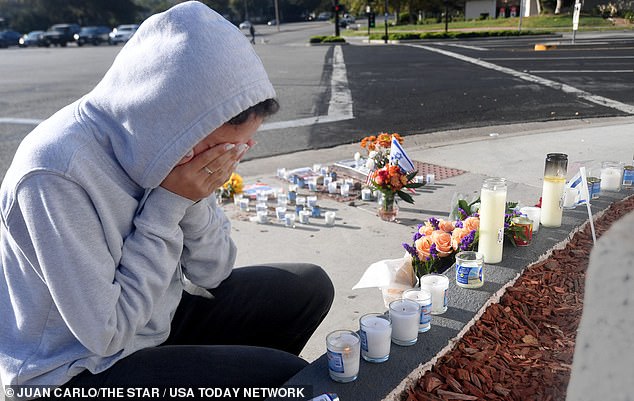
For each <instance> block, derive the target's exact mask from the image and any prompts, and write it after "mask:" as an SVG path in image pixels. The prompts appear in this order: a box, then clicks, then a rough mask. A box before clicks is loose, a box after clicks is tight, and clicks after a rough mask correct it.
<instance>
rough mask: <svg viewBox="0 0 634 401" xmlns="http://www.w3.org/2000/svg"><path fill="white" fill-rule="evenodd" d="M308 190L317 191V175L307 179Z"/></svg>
mask: <svg viewBox="0 0 634 401" xmlns="http://www.w3.org/2000/svg"><path fill="white" fill-rule="evenodd" d="M308 190H309V191H311V192H317V177H311V178H309V179H308Z"/></svg>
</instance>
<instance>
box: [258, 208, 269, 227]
mask: <svg viewBox="0 0 634 401" xmlns="http://www.w3.org/2000/svg"><path fill="white" fill-rule="evenodd" d="M256 213H257V220H258V223H260V224H266V223H268V222H269V216H268V215H267V213H266V210H264V211H262V210H258V211H257V212H256Z"/></svg>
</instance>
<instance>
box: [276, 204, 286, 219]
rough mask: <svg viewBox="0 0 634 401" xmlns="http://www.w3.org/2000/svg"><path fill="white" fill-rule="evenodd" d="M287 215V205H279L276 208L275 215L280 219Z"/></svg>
mask: <svg viewBox="0 0 634 401" xmlns="http://www.w3.org/2000/svg"><path fill="white" fill-rule="evenodd" d="M285 215H286V206H278V207H276V208H275V216H276V217H277V219H278V220H280V221H284V216H285Z"/></svg>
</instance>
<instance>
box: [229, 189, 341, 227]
mask: <svg viewBox="0 0 634 401" xmlns="http://www.w3.org/2000/svg"><path fill="white" fill-rule="evenodd" d="M276 199H277V203H276V206H275V217H276V218H277V220H278V221H279V222H281V223H284V224H285V225H286V226H288V227H294V226H295V222H296V221H298V220H299V222H300V223H302V224H310V218H311V217H321V215H322V213H321V208H320V207H319V206H318V205H317V196H297V192H296V189H293V188H291V190H289V192H288V193H286V194H285V193H283V192H279V193H277V195H276ZM233 200H234V204H235V205H236V206H238V207H239V208H240V210H241V211H243V212H249V211H250V210H251V206H250V203H251V200H250V199H249V198H248V197H245V196H244V195H243V194H236V195H234V197H233ZM268 200H269V194H268V192H266V191H258V192H256V198H255V202H256V203H255V212H256V221H257V222H258V223H260V224H266V223H269V204H268ZM335 219H336V212H334V211H326V212H325V213H324V221H325V223H326V225H328V226H332V225H334V224H335Z"/></svg>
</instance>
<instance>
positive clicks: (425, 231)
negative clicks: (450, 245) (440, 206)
mask: <svg viewBox="0 0 634 401" xmlns="http://www.w3.org/2000/svg"><path fill="white" fill-rule="evenodd" d="M418 232H419V233H420V234H422V235H425V236H429V235H431V233H433V232H434V226H432V225H431V223H430V222H429V221H426V222H425V224H424V225H422V226H421V227H420V228H419V229H418Z"/></svg>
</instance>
